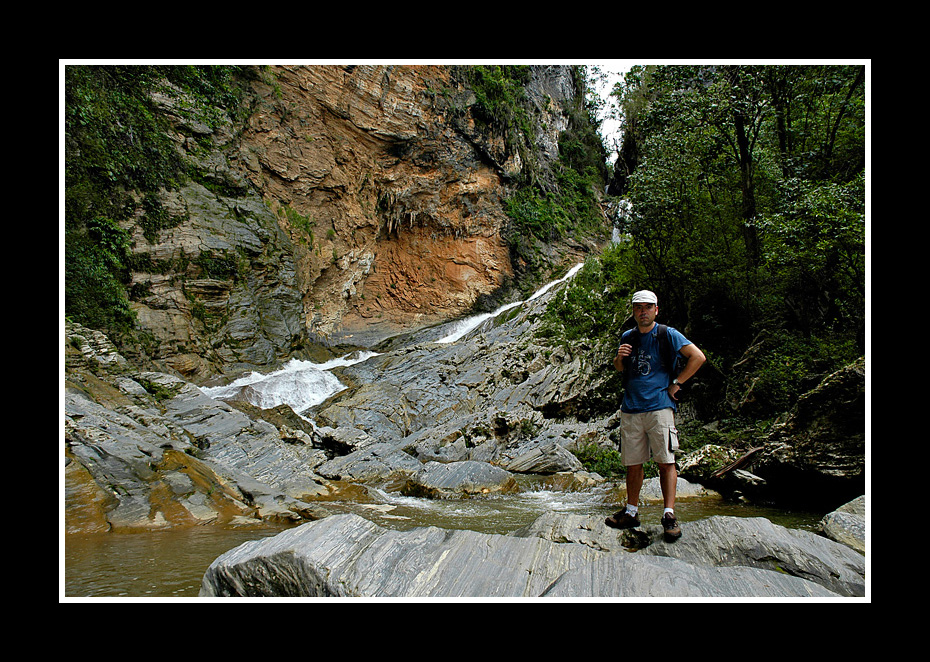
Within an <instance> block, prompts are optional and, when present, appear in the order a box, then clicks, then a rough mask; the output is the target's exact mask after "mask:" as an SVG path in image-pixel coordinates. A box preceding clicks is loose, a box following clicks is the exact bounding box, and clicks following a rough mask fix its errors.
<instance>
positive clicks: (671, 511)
mask: <svg viewBox="0 0 930 662" xmlns="http://www.w3.org/2000/svg"><path fill="white" fill-rule="evenodd" d="M669 513H671V514H672V515H674V514H675V509H674V508H666V509H665V512H663V513H662V514H663V515H668V514H669Z"/></svg>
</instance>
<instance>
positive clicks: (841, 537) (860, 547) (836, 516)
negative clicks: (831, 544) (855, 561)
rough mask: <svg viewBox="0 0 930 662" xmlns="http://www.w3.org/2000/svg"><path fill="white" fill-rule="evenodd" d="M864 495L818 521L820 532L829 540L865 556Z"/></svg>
mask: <svg viewBox="0 0 930 662" xmlns="http://www.w3.org/2000/svg"><path fill="white" fill-rule="evenodd" d="M865 515H866V513H865V495H863V496H860V497H857V498H855V499H853V500H852V501H850V502H849V503H846V504H844V505H842V506H840V507H839V508H837V509H836V510H834V511H833V512H831V513H827V514H826V515H825V516H824V518H823V519H822V520H821V521H820V530H821V531H822V532H823V534H824V535H825V536H827V537H828V538H830V539H831V540H835V541H837V542H840V543H843V544H844V545H848V546H849V547H852V548H853V549H854V550H856V551H857V552H859V553H861V554H865V526H866V524H865Z"/></svg>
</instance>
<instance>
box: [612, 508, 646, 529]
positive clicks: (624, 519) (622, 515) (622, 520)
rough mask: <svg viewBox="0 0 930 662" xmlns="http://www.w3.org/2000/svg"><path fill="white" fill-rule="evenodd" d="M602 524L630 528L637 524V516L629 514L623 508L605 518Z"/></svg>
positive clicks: (617, 527)
mask: <svg viewBox="0 0 930 662" xmlns="http://www.w3.org/2000/svg"><path fill="white" fill-rule="evenodd" d="M604 524H606V525H607V526H609V527H611V528H613V529H631V528H633V527H634V526H639V518H638V517H637V516H636V515H630V513H628V512H627V511H626V508H624V509H623V510H618V511H617V512H615V513H614V514H613V515H611V516H610V517H608V518H607V519H605V520H604Z"/></svg>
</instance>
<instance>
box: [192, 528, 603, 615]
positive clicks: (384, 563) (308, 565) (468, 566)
mask: <svg viewBox="0 0 930 662" xmlns="http://www.w3.org/2000/svg"><path fill="white" fill-rule="evenodd" d="M596 554H597V552H595V551H594V550H591V549H588V548H585V547H583V546H580V545H559V544H555V543H552V542H549V541H547V540H543V539H541V538H515V537H512V536H502V535H491V534H485V533H477V532H474V531H448V530H444V529H438V528H435V527H425V528H419V529H414V530H411V531H391V530H388V529H384V528H381V527H379V526H377V525H375V524H373V523H371V522H369V521H368V520H365V519H363V518H361V517H359V516H357V515H334V516H332V517H327V518H325V519H322V520H319V521H317V522H311V523H309V524H304V525H301V526H299V527H296V528H294V529H291V530H289V531H285V532H284V533H281V534H278V535H277V536H274V537H273V538H266V539H264V540H257V541H252V542H248V543H245V544H243V545H240V546H239V547H236V548H235V549H232V550H230V551H229V552H227V553H225V554H223V555H222V556H220V557H219V558H217V559H216V560H215V561H214V562H213V563H212V564H210V567H209V568H208V569H207V571H206V573H205V574H204V577H203V581H202V584H201V589H200V595H201V596H202V597H217V596H288V597H292V596H304V597H306V596H309V597H333V596H335V597H405V598H413V597H455V598H459V597H533V596H538V595H541V594H542V593H543V592H545V590H546V589H547V588H548V587H549V585H550V584H552V582H554V581H555V580H556V579H557V578H558V577H559V576H560V575H561V574H562V573H564V572H565V571H567V570H569V569H571V568H574V567H580V566H581V565H582V564H584V563H585V562H587V561H589V560H591V559H593V558H594V556H595V555H596Z"/></svg>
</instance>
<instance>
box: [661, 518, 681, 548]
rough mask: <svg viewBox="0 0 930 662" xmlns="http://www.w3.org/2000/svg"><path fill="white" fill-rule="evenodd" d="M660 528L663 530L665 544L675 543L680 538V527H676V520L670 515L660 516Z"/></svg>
mask: <svg viewBox="0 0 930 662" xmlns="http://www.w3.org/2000/svg"><path fill="white" fill-rule="evenodd" d="M662 528H663V529H665V541H666V542H675V541H676V540H678V539H679V538H681V527H680V526H678V520H677V519H676V518H675V516H674V515H672V514H671V513H666V514H665V515H663V516H662Z"/></svg>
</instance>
